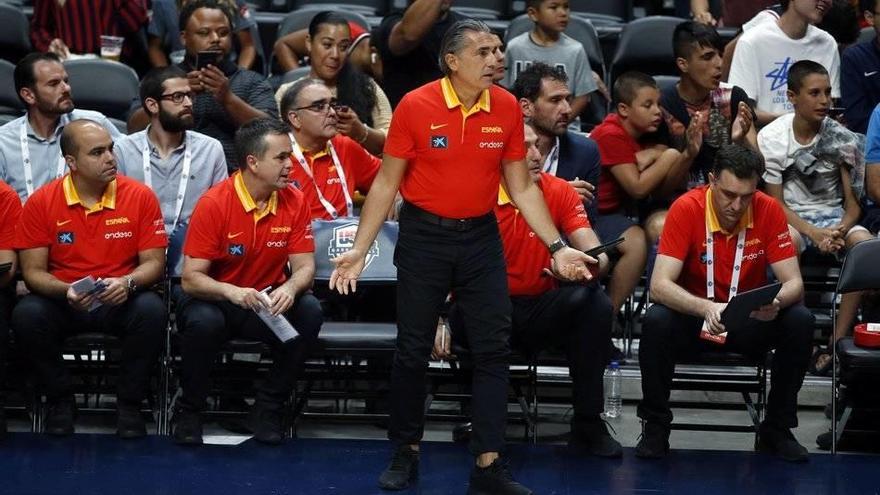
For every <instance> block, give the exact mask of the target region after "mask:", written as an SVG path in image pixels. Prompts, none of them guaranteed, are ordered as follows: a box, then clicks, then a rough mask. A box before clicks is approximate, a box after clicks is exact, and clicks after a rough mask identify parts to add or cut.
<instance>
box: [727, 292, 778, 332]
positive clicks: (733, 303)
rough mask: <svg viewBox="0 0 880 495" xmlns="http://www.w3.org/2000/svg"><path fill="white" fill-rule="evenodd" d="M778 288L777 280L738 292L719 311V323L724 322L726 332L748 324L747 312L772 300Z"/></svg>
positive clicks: (749, 312)
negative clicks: (722, 309) (773, 282)
mask: <svg viewBox="0 0 880 495" xmlns="http://www.w3.org/2000/svg"><path fill="white" fill-rule="evenodd" d="M780 289H782V284H781V283H779V282H777V283H775V284H769V285H765V286H763V287H758V288H757V289H752V290H749V291H746V292H740V293H739V294H737V295H736V296H734V298H733V299H731V300H730V301H728V303H727V307H726V308H724V311H722V312H721V323H723V324H724V327H725V329H727V331H728V332H729V331H731V330H733V331H736V329H737V328H742V327H744V326H746V325H748V323H749V314H751V312H752V311H754V310H756V309H758V308H760V307H761V306H764V305H765V304H770V303H771V302H773V298H774V297H776V294H779V290H780Z"/></svg>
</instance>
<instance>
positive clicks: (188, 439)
mask: <svg viewBox="0 0 880 495" xmlns="http://www.w3.org/2000/svg"><path fill="white" fill-rule="evenodd" d="M171 423H172V424H171V438H172V439H173V440H174V443H176V444H178V445H201V444H202V416H201V415H200V414H199V413H198V412H197V411H188V410H185V409H177V410H176V411H174V418H173V420H172V422H171Z"/></svg>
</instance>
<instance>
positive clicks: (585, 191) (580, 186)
mask: <svg viewBox="0 0 880 495" xmlns="http://www.w3.org/2000/svg"><path fill="white" fill-rule="evenodd" d="M568 183H569V184H570V185H571V187H573V188H574V190H575V191H577V193H578V196H580V197H581V201H582V202H584V203H587V204H590V203H592V202H593V198H594V195H593V191H595V190H596V186H594V185H592V184H590V183H589V182H587V181H585V180H583V179H581V178H579V177H575V178H574V180H570V181H568Z"/></svg>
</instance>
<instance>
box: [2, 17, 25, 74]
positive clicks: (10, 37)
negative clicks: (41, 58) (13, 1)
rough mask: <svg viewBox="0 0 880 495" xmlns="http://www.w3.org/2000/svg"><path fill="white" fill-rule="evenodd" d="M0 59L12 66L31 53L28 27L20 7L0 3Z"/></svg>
mask: <svg viewBox="0 0 880 495" xmlns="http://www.w3.org/2000/svg"><path fill="white" fill-rule="evenodd" d="M0 26H3V29H0V57H2V58H3V59H4V60H9V61H10V62H12V63H13V64H15V63H18V61H19V59H21V57H23V56H25V55H27V54H28V53H29V52H30V51H31V40H30V37H29V33H30V26H29V24H28V20H27V17H26V16H25V15H24V12H22V8H21V6H17V5H10V4H5V3H0Z"/></svg>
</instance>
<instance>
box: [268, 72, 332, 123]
mask: <svg viewBox="0 0 880 495" xmlns="http://www.w3.org/2000/svg"><path fill="white" fill-rule="evenodd" d="M311 86H326V84H324V81H322V80H320V79H315V78H311V77H304V78H302V79H297V80H296V82H294V83H293V84H291V85H290V87H289V88H287V89H286V90H285V91H284V96H282V97H281V103H280V105H279V107H280V111H281V120H283V121H284V122H287V113H288V112H290V111H291V110H292V109H294V108H296V101H297V100H298V99H299V94H300V93H302V92H303V90H304V89H306V88H308V87H311Z"/></svg>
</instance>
